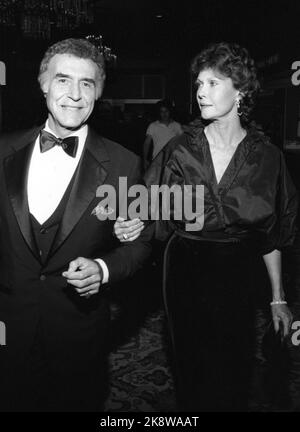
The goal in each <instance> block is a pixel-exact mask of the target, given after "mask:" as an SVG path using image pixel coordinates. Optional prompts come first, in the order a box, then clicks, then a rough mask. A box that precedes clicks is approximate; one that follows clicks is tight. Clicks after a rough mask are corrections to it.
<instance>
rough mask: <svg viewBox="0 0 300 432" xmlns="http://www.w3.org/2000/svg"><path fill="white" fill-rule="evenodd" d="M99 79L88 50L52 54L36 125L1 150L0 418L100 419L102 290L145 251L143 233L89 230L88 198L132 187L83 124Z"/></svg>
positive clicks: (56, 48)
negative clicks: (63, 415) (82, 415)
mask: <svg viewBox="0 0 300 432" xmlns="http://www.w3.org/2000/svg"><path fill="white" fill-rule="evenodd" d="M104 79H105V71H104V61H103V58H102V56H101V54H100V53H99V51H98V50H97V49H96V47H94V46H93V45H92V44H90V43H89V42H88V41H86V40H84V39H66V40H64V41H61V42H58V43H56V44H55V45H53V46H51V47H50V48H49V49H48V50H47V52H46V54H45V56H44V58H43V60H42V62H41V66H40V73H39V82H40V86H41V89H42V92H43V94H44V96H45V99H46V103H47V107H48V111H49V113H48V119H47V121H46V124H44V125H43V126H41V127H38V128H34V129H32V130H29V131H26V132H22V133H14V134H11V135H6V136H2V138H1V142H0V163H1V170H0V197H1V207H0V224H1V225H0V236H1V237H0V246H1V263H0V321H2V322H4V323H5V325H6V331H7V335H6V336H7V338H6V339H7V343H6V346H3V347H0V393H1V400H0V411H20V410H21V411H38V410H50V411H95V410H100V409H101V400H102V397H103V393H104V389H105V385H104V382H105V375H106V371H105V358H106V349H105V346H106V342H107V339H108V337H109V320H110V315H109V304H108V299H107V295H106V294H107V288H108V287H109V286H110V285H111V284H114V283H117V282H119V281H121V280H123V279H125V278H127V277H129V276H131V275H132V274H133V273H134V272H135V271H136V270H137V269H138V268H140V267H141V266H142V264H143V263H144V261H145V260H146V259H147V258H148V256H149V254H150V251H151V247H150V242H149V241H150V238H151V228H150V229H145V230H144V231H143V234H142V235H141V236H140V238H139V239H138V240H136V241H133V242H128V243H119V241H118V240H117V239H116V238H115V237H114V236H113V224H114V220H110V219H106V220H100V218H97V206H99V202H100V198H99V197H98V198H97V195H96V191H97V188H98V186H100V185H102V184H107V185H111V186H113V187H114V188H115V189H116V191H117V196H118V182H119V177H120V176H122V177H126V178H127V182H128V187H130V186H131V185H133V184H136V183H137V182H138V181H139V176H140V170H139V165H140V164H139V159H138V158H137V157H136V156H135V155H134V154H132V153H130V152H129V151H127V150H126V149H124V148H123V147H121V146H119V145H118V144H116V143H114V142H111V141H109V140H107V139H105V138H102V137H100V136H98V135H96V134H95V133H94V132H93V131H92V130H91V129H90V128H89V127H88V126H87V124H86V122H87V120H88V118H89V116H90V114H91V113H92V111H93V107H94V103H95V101H96V100H97V99H98V98H99V97H100V96H101V93H102V90H103V85H104ZM28 109H30V102H29V103H28ZM119 198H120V199H121V201H122V200H123V199H126V197H125V196H121V197H119ZM95 209H96V211H95ZM113 210H114V211H115V212H116V215H117V214H118V209H113Z"/></svg>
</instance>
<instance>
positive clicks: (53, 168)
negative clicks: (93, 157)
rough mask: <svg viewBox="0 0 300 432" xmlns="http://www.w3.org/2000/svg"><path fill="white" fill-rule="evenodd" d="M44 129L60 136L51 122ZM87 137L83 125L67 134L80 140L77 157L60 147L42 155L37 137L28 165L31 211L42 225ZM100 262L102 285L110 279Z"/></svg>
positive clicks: (68, 181) (53, 207)
mask: <svg viewBox="0 0 300 432" xmlns="http://www.w3.org/2000/svg"><path fill="white" fill-rule="evenodd" d="M44 130H45V131H47V132H50V133H51V134H53V135H54V136H56V137H57V135H56V134H55V133H54V132H53V131H52V130H51V129H50V127H49V123H48V121H47V122H46V126H45V128H44ZM87 134H88V127H87V125H84V126H83V127H82V128H81V129H79V130H77V131H76V132H72V133H71V134H70V135H68V136H78V138H79V139H78V148H77V153H76V156H75V157H74V158H73V157H71V156H69V155H68V154H67V153H66V152H65V151H64V149H63V148H62V147H61V146H58V145H56V146H54V147H53V148H51V149H50V150H48V151H46V152H44V153H41V150H40V137H39V136H38V137H37V139H36V141H35V144H34V148H33V152H32V156H31V160H30V165H29V172H28V181H27V195H28V205H29V211H30V213H31V214H32V215H33V216H34V217H35V218H36V220H37V221H38V222H39V223H40V224H43V223H44V222H46V220H47V219H49V217H50V216H51V215H52V214H53V213H54V211H55V209H56V208H57V207H58V205H59V203H60V201H61V199H62V197H63V195H64V193H65V191H66V189H67V187H68V185H69V183H70V181H71V179H72V177H73V175H74V173H75V170H76V168H77V166H78V163H79V160H80V158H81V156H82V153H83V150H84V145H85V141H86V137H87ZM57 138H58V137H57ZM95 193H96V192H95ZM97 262H98V263H99V264H100V265H101V268H102V270H103V280H102V283H106V282H108V277H109V273H108V268H107V265H106V264H105V262H104V261H103V260H101V259H100V258H99V259H97Z"/></svg>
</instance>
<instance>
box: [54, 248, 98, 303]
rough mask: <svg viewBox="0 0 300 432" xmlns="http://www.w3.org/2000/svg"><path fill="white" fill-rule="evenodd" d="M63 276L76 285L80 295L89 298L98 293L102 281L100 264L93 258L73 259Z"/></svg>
mask: <svg viewBox="0 0 300 432" xmlns="http://www.w3.org/2000/svg"><path fill="white" fill-rule="evenodd" d="M62 276H63V277H64V278H66V279H67V282H68V283H69V284H70V285H73V286H74V287H75V290H76V291H77V292H78V294H79V295H80V297H85V298H87V299H88V298H90V297H91V296H92V295H94V294H98V292H99V289H100V286H101V282H102V272H101V270H100V265H99V264H98V263H97V262H96V261H94V260H92V259H88V258H83V257H78V258H76V259H75V260H73V261H71V262H70V264H69V268H68V270H67V271H65V272H63V273H62Z"/></svg>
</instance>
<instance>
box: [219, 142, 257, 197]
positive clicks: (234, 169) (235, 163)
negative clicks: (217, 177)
mask: <svg viewBox="0 0 300 432" xmlns="http://www.w3.org/2000/svg"><path fill="white" fill-rule="evenodd" d="M254 149H255V145H254V143H253V142H252V141H251V140H250V139H249V138H248V136H246V137H245V138H244V139H243V141H242V142H241V143H240V144H239V146H238V147H237V149H236V151H235V153H234V155H233V157H232V159H231V161H230V162H229V165H228V167H227V168H226V171H225V172H224V174H223V176H222V178H221V181H220V182H219V184H218V189H219V190H220V189H221V190H222V195H224V194H225V193H226V192H227V191H228V190H229V188H230V186H231V185H232V183H233V181H234V179H235V178H236V176H237V175H238V173H239V172H240V170H241V168H242V167H243V165H244V163H245V162H246V161H247V159H248V157H249V155H250V153H251V152H252V151H253V150H254Z"/></svg>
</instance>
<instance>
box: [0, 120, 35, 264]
mask: <svg viewBox="0 0 300 432" xmlns="http://www.w3.org/2000/svg"><path fill="white" fill-rule="evenodd" d="M40 129H41V128H36V129H34V130H32V131H30V133H29V134H28V135H26V136H24V137H23V138H22V143H23V144H22V146H18V144H17V147H15V146H14V144H13V147H14V153H12V154H11V155H9V156H7V157H6V159H5V160H4V172H5V178H6V184H7V192H8V196H9V199H10V202H11V205H12V208H13V211H14V214H15V216H16V219H17V222H18V225H19V227H20V230H21V232H22V235H23V237H24V239H25V241H26V243H27V244H28V246H29V248H30V250H31V251H32V253H33V254H34V255H35V257H36V258H37V259H39V255H38V251H37V248H36V245H35V241H34V237H33V233H32V229H31V222H30V215H29V207H28V197H27V178H28V170H29V164H30V157H31V154H32V150H33V146H34V143H35V140H36V138H37V136H38V134H39V132H40ZM24 143H25V144H24ZM18 147H19V148H18Z"/></svg>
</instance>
